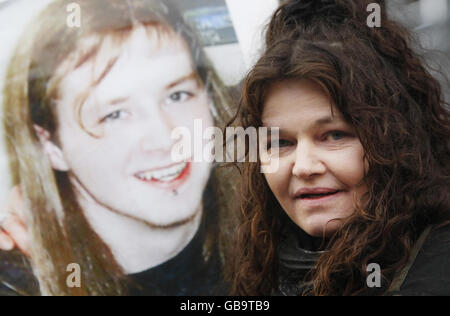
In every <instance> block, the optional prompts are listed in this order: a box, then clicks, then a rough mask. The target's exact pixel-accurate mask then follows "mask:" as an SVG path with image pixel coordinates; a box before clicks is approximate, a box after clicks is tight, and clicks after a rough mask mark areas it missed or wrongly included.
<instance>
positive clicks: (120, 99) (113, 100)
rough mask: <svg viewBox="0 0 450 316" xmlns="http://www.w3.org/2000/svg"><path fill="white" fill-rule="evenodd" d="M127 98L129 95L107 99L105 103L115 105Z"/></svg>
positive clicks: (125, 100)
mask: <svg viewBox="0 0 450 316" xmlns="http://www.w3.org/2000/svg"><path fill="white" fill-rule="evenodd" d="M129 99H130V97H118V98H114V99H111V100H108V102H106V104H108V105H116V104H120V103H124V102H127V101H128V100H129Z"/></svg>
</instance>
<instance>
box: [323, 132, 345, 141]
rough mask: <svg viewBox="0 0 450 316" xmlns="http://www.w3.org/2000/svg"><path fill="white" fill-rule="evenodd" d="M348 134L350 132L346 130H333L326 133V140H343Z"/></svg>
mask: <svg viewBox="0 0 450 316" xmlns="http://www.w3.org/2000/svg"><path fill="white" fill-rule="evenodd" d="M347 136H348V134H347V133H345V132H341V131H332V132H329V133H327V134H325V140H333V141H338V140H342V139H343V138H345V137H347Z"/></svg>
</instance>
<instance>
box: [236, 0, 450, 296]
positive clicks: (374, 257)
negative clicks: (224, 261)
mask: <svg viewBox="0 0 450 316" xmlns="http://www.w3.org/2000/svg"><path fill="white" fill-rule="evenodd" d="M367 5H368V1H358V2H356V1H354V2H353V1H340V0H335V1H331V0H327V1H317V0H314V1H311V0H310V1H307V0H298V1H290V2H287V3H284V4H283V5H282V6H281V7H280V8H279V9H278V10H277V11H276V13H275V14H274V16H273V18H272V21H271V23H270V25H269V27H268V30H267V36H266V41H267V47H266V50H265V52H264V53H263V56H262V57H261V58H260V59H259V61H258V62H257V63H256V65H255V66H254V67H253V69H252V70H251V72H250V73H249V75H248V77H247V78H246V80H245V81H244V83H243V90H242V91H243V92H242V93H243V96H242V100H241V104H240V109H239V112H238V116H237V118H238V121H239V124H241V125H243V127H250V126H254V127H262V126H265V127H278V128H280V130H279V131H280V138H279V142H278V146H277V148H273V147H270V146H269V154H270V153H271V152H270V151H273V152H272V155H273V157H271V159H277V160H278V163H279V168H278V170H277V171H276V172H274V173H267V174H262V173H260V164H261V163H258V164H255V163H254V164H250V163H246V164H244V167H243V170H242V179H243V186H242V205H241V209H240V216H241V226H240V229H239V236H238V254H237V258H236V263H235V265H234V267H233V292H234V294H237V295H270V294H275V295H276V294H278V295H426V294H439V295H441V294H447V295H450V265H449V263H450V226H449V225H448V223H449V219H450V192H449V180H450V174H449V171H450V152H449V140H450V117H449V112H448V109H447V108H446V107H447V105H448V104H447V103H445V101H444V100H443V96H442V93H441V87H440V84H439V82H438V81H437V80H436V79H435V78H433V77H432V76H431V75H430V73H429V72H428V71H427V70H426V68H425V67H424V64H423V61H422V60H421V59H420V58H419V56H417V55H416V54H415V53H414V52H413V50H412V49H411V46H410V34H409V33H408V31H407V30H405V29H404V28H403V27H401V26H400V25H398V24H397V23H395V22H393V21H391V20H389V19H388V18H387V16H386V13H385V11H384V10H383V11H382V26H381V28H369V27H368V26H367V25H366V19H367V15H368V13H367V11H366V8H367ZM381 5H382V7H383V3H381ZM270 142H271V140H270V139H268V143H270ZM275 152H278V155H275ZM377 268H379V272H380V275H379V280H378V278H377V274H376V273H377V271H378V270H377ZM372 272H373V273H372ZM378 281H379V282H378Z"/></svg>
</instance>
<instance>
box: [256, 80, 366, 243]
mask: <svg viewBox="0 0 450 316" xmlns="http://www.w3.org/2000/svg"><path fill="white" fill-rule="evenodd" d="M263 123H264V126H267V127H280V143H279V147H280V148H279V163H280V164H279V165H280V168H279V170H278V171H277V172H275V173H272V174H265V177H266V180H267V182H268V184H269V186H270V188H271V190H272V192H273V193H274V195H275V197H276V198H277V200H278V201H279V203H280V204H281V206H282V207H283V209H284V210H285V212H286V213H287V215H288V216H289V217H290V218H291V219H292V220H293V221H294V222H295V223H296V224H297V225H298V226H299V227H300V228H302V229H303V230H304V231H305V232H306V233H308V234H309V235H311V236H315V237H320V236H322V235H323V233H324V232H325V234H326V235H330V234H331V233H333V232H335V231H336V230H337V229H338V227H339V225H340V223H341V220H339V219H343V218H345V217H348V216H349V215H351V214H352V213H353V212H354V209H355V204H354V203H355V198H359V197H361V196H362V194H363V193H364V192H365V191H366V188H365V186H364V185H362V184H361V182H362V180H363V177H364V173H365V162H364V150H363V147H362V145H361V142H360V141H359V139H358V137H356V135H355V133H354V130H353V129H352V126H350V125H349V124H348V123H346V122H345V121H344V119H343V117H342V116H341V114H340V113H339V111H338V110H337V109H336V108H333V111H332V106H331V103H330V100H329V98H328V97H327V96H326V95H325V93H323V91H322V90H321V89H320V88H319V86H318V85H316V84H314V83H312V82H309V81H285V82H280V83H276V84H273V85H272V86H271V88H270V90H269V94H268V97H267V99H266V102H265V103H264V111H263Z"/></svg>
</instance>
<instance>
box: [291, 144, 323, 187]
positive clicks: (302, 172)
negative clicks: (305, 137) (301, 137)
mask: <svg viewBox="0 0 450 316" xmlns="http://www.w3.org/2000/svg"><path fill="white" fill-rule="evenodd" d="M321 158H322V157H321V156H320V152H319V150H318V149H317V148H315V146H314V144H312V143H309V142H303V143H301V142H299V143H298V146H297V149H296V152H295V161H294V165H293V167H292V174H293V175H294V176H296V177H298V178H303V179H307V178H310V177H312V176H314V175H320V174H323V173H325V172H326V167H325V164H324V163H323V162H322V159H321Z"/></svg>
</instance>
